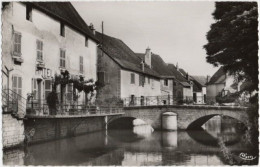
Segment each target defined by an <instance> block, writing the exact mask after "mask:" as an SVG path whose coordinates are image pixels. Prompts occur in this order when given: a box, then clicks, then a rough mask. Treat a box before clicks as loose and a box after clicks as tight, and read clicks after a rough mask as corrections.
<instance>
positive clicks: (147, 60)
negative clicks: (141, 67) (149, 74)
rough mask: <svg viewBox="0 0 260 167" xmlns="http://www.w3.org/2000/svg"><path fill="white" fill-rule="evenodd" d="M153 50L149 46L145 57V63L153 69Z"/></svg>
mask: <svg viewBox="0 0 260 167" xmlns="http://www.w3.org/2000/svg"><path fill="white" fill-rule="evenodd" d="M151 56H152V53H151V49H150V48H149V46H148V47H147V49H146V51H145V56H144V62H145V63H146V64H147V65H148V66H149V67H150V68H151Z"/></svg>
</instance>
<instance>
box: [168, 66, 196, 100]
mask: <svg viewBox="0 0 260 167" xmlns="http://www.w3.org/2000/svg"><path fill="white" fill-rule="evenodd" d="M168 68H169V70H170V71H171V72H172V73H173V76H174V77H175V79H174V81H173V97H174V98H175V99H176V101H188V102H190V101H192V100H193V97H192V96H193V83H192V81H190V80H189V78H186V77H184V76H183V75H182V74H181V72H180V71H179V70H180V69H179V68H178V66H175V65H173V64H168Z"/></svg>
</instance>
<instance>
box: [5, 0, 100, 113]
mask: <svg viewBox="0 0 260 167" xmlns="http://www.w3.org/2000/svg"><path fill="white" fill-rule="evenodd" d="M2 25H3V26H2V60H3V63H2V70H3V71H5V73H7V70H11V72H10V75H9V85H8V77H7V76H6V75H2V76H3V79H2V83H3V90H6V89H8V88H9V89H10V92H13V93H14V94H16V95H17V96H19V98H18V99H19V100H20V101H22V100H24V99H27V97H28V95H32V97H33V101H32V103H34V107H37V106H38V107H43V105H46V98H47V96H48V94H49V93H50V92H51V91H52V84H53V82H54V78H55V76H60V75H61V74H63V73H64V72H67V73H69V77H70V78H74V79H79V78H82V79H83V80H84V81H87V80H90V79H92V80H93V81H96V80H97V67H96V61H97V43H98V40H97V39H96V37H95V36H94V34H93V32H92V30H91V28H90V27H89V26H88V25H87V24H86V23H85V22H84V21H83V19H82V18H81V16H80V15H79V14H78V12H77V11H76V10H75V8H74V7H73V6H72V4H71V3H69V2H44V3H43V2H6V3H4V4H3V11H2ZM10 92H9V93H10ZM56 92H57V93H58V97H59V100H60V101H61V102H62V101H63V103H65V101H68V103H70V102H71V101H72V99H73V98H74V95H75V94H76V95H77V96H78V102H79V103H80V104H83V103H85V101H86V96H87V95H86V94H84V92H83V91H82V92H77V91H76V90H75V92H74V86H73V84H66V85H63V86H61V84H59V85H58V86H57V90H56ZM21 103H27V102H21ZM26 107H30V105H28V104H27V106H26ZM21 112H24V111H21Z"/></svg>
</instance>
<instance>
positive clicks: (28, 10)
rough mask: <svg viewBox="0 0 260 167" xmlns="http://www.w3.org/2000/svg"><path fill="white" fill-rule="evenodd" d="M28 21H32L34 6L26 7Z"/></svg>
mask: <svg viewBox="0 0 260 167" xmlns="http://www.w3.org/2000/svg"><path fill="white" fill-rule="evenodd" d="M26 20H28V21H32V6H31V5H26Z"/></svg>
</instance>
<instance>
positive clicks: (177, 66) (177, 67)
mask: <svg viewBox="0 0 260 167" xmlns="http://www.w3.org/2000/svg"><path fill="white" fill-rule="evenodd" d="M176 69H177V71H179V65H178V62H177V63H176Z"/></svg>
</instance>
